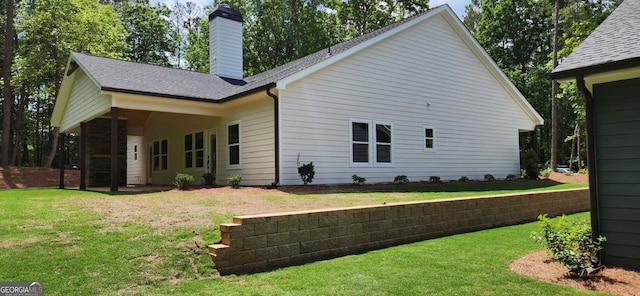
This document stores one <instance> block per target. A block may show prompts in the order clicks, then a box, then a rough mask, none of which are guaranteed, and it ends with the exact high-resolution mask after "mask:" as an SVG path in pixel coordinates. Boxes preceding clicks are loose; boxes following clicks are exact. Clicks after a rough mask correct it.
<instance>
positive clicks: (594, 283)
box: [509, 250, 640, 296]
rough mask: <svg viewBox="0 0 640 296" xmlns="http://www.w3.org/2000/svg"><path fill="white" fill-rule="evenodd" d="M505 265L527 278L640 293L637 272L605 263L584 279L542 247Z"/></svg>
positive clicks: (604, 290) (622, 292) (621, 293)
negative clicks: (571, 273) (599, 269)
mask: <svg viewBox="0 0 640 296" xmlns="http://www.w3.org/2000/svg"><path fill="white" fill-rule="evenodd" d="M509 268H510V269H511V270H512V271H514V272H516V273H519V274H522V275H525V276H528V277H532V278H535V279H538V280H542V281H545V282H552V283H556V284H560V285H565V286H570V287H573V288H578V289H586V290H592V291H600V292H605V293H611V294H616V295H635V296H638V295H640V272H638V271H630V270H627V269H624V268H620V267H612V266H609V267H606V268H605V269H604V270H601V271H599V272H597V273H596V274H593V275H591V277H589V278H587V279H583V278H580V277H573V276H570V275H569V273H568V269H567V268H565V267H563V266H562V265H561V264H560V262H559V261H557V260H554V259H553V258H551V256H549V255H548V254H547V252H546V251H545V250H542V251H538V252H535V253H531V254H527V255H525V256H522V257H520V258H519V259H518V260H516V261H514V262H513V263H511V264H510V265H509Z"/></svg>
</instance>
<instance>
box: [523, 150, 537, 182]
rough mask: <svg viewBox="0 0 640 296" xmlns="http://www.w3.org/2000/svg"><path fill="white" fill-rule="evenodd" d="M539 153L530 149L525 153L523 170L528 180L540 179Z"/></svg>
mask: <svg viewBox="0 0 640 296" xmlns="http://www.w3.org/2000/svg"><path fill="white" fill-rule="evenodd" d="M538 161H539V159H538V153H537V152H536V151H535V150H534V149H533V148H529V149H527V151H525V153H524V164H523V166H522V168H523V169H524V170H525V173H526V176H527V179H538V172H539V171H540V170H539V169H538Z"/></svg>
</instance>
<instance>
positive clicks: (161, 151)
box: [151, 139, 169, 171]
mask: <svg viewBox="0 0 640 296" xmlns="http://www.w3.org/2000/svg"><path fill="white" fill-rule="evenodd" d="M151 150H152V154H153V155H152V161H153V170H154V171H166V170H167V169H168V168H169V141H168V140H166V139H164V140H157V141H153V149H151Z"/></svg>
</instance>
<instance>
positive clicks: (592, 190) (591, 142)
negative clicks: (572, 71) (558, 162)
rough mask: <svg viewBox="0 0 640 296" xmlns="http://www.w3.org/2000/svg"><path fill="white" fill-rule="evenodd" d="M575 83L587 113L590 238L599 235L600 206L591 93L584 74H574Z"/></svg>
mask: <svg viewBox="0 0 640 296" xmlns="http://www.w3.org/2000/svg"><path fill="white" fill-rule="evenodd" d="M576 83H577V86H578V89H579V90H580V92H581V93H582V94H583V95H584V98H585V110H586V114H587V164H588V166H589V199H590V207H591V211H590V214H591V239H594V240H595V239H596V238H597V237H599V236H600V207H599V206H598V174H597V172H598V168H597V164H596V154H597V151H596V137H595V134H596V133H595V120H594V118H593V116H594V110H593V107H594V106H593V105H594V102H593V95H592V94H591V93H590V92H589V89H587V86H586V85H585V83H584V75H578V76H576Z"/></svg>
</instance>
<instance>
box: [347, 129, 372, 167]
mask: <svg viewBox="0 0 640 296" xmlns="http://www.w3.org/2000/svg"><path fill="white" fill-rule="evenodd" d="M351 149H352V153H351V156H352V160H351V162H353V163H360V164H368V163H369V123H366V122H352V123H351Z"/></svg>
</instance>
